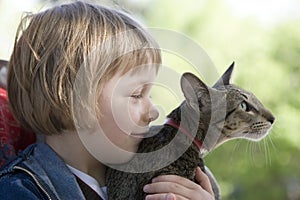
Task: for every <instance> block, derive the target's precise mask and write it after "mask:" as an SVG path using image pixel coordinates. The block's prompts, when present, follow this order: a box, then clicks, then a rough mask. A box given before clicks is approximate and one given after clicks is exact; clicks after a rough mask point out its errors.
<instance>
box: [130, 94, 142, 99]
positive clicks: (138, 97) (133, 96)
mask: <svg viewBox="0 0 300 200" xmlns="http://www.w3.org/2000/svg"><path fill="white" fill-rule="evenodd" d="M131 97H132V98H135V99H140V98H142V97H143V95H142V94H133V95H131Z"/></svg>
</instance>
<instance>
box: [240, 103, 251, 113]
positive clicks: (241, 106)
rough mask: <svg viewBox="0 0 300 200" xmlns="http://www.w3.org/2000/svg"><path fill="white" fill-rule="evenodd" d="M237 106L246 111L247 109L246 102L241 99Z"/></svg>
mask: <svg viewBox="0 0 300 200" xmlns="http://www.w3.org/2000/svg"><path fill="white" fill-rule="evenodd" d="M239 107H240V109H242V110H243V111H248V110H249V108H248V105H247V103H246V102H245V101H243V102H242V103H240V105H239Z"/></svg>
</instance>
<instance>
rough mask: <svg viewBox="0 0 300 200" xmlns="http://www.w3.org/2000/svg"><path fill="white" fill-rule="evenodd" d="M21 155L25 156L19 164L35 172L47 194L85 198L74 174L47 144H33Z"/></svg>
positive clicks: (62, 197) (59, 197)
mask: <svg viewBox="0 0 300 200" xmlns="http://www.w3.org/2000/svg"><path fill="white" fill-rule="evenodd" d="M21 156H22V157H25V158H27V159H25V160H24V161H23V162H22V164H21V165H23V166H25V167H26V168H27V169H29V170H30V171H31V172H33V173H34V174H35V176H36V178H37V179H38V180H39V181H40V183H41V185H42V186H43V187H44V189H45V190H46V191H47V192H49V194H52V195H54V196H56V197H57V198H58V199H78V200H80V199H82V200H84V199H85V198H84V196H83V194H82V192H81V189H80V187H79V186H78V184H77V181H76V178H75V176H74V175H73V174H72V173H71V171H70V170H69V168H68V167H67V166H66V164H65V163H64V161H63V160H62V159H61V158H60V157H59V156H58V155H57V154H56V153H55V152H54V151H53V150H52V148H51V147H50V146H49V145H47V144H46V143H38V144H33V145H31V146H29V147H28V148H27V149H26V150H25V151H24V152H23V154H21ZM21 165H19V166H21ZM52 195H51V196H52Z"/></svg>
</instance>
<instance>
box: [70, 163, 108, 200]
mask: <svg viewBox="0 0 300 200" xmlns="http://www.w3.org/2000/svg"><path fill="white" fill-rule="evenodd" d="M67 166H68V168H69V169H70V170H71V172H72V173H73V174H74V175H76V176H77V177H78V178H80V179H81V180H82V181H83V182H85V183H86V184H87V185H88V186H90V188H92V189H93V190H94V191H95V192H96V193H97V194H98V195H99V196H100V197H101V198H102V199H103V200H106V199H108V198H107V191H106V187H100V185H99V183H98V182H97V180H96V179H94V178H93V177H91V176H90V175H88V174H86V173H84V172H82V171H80V170H78V169H75V168H74V167H72V166H70V165H67Z"/></svg>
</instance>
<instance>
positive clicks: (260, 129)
mask: <svg viewBox="0 0 300 200" xmlns="http://www.w3.org/2000/svg"><path fill="white" fill-rule="evenodd" d="M233 68H234V63H233V64H232V65H231V66H230V67H229V68H228V69H227V70H226V72H225V73H224V74H223V75H222V76H221V78H220V79H219V80H218V81H217V82H216V83H215V84H214V86H213V87H209V86H207V85H206V84H205V83H204V82H203V81H201V80H200V79H199V78H198V77H196V76H195V75H193V74H191V73H185V74H184V75H183V76H182V79H181V87H182V90H183V93H184V95H185V98H186V102H187V103H188V105H189V106H190V107H191V108H193V109H194V110H195V109H196V110H200V113H201V111H202V110H207V109H208V108H210V109H213V111H211V112H212V113H213V114H214V115H220V116H219V117H220V119H221V120H220V121H219V122H218V123H219V125H220V124H221V125H222V127H218V129H216V130H221V131H219V132H220V136H219V137H218V139H217V144H216V145H219V144H221V143H223V142H225V141H227V140H230V139H234V138H245V139H248V140H253V141H258V140H260V139H262V138H264V137H265V136H266V135H267V134H268V131H269V130H270V129H271V127H272V124H273V123H274V120H275V118H274V116H273V115H272V113H271V112H270V111H268V110H267V109H266V108H265V107H264V105H263V104H262V103H261V102H260V101H259V100H258V99H257V97H256V96H255V95H254V94H252V93H251V92H248V91H246V90H244V89H242V88H239V87H237V86H235V85H233V84H231V83H230V79H231V74H232V71H233ZM195 97H196V98H195ZM212 99H214V100H212ZM200 115H201V114H200ZM222 115H223V117H222ZM217 117H218V116H217ZM222 119H223V120H222ZM217 121H218V120H217ZM213 123H215V122H213ZM216 125H217V124H216ZM206 137H210V136H209V135H206Z"/></svg>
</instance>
